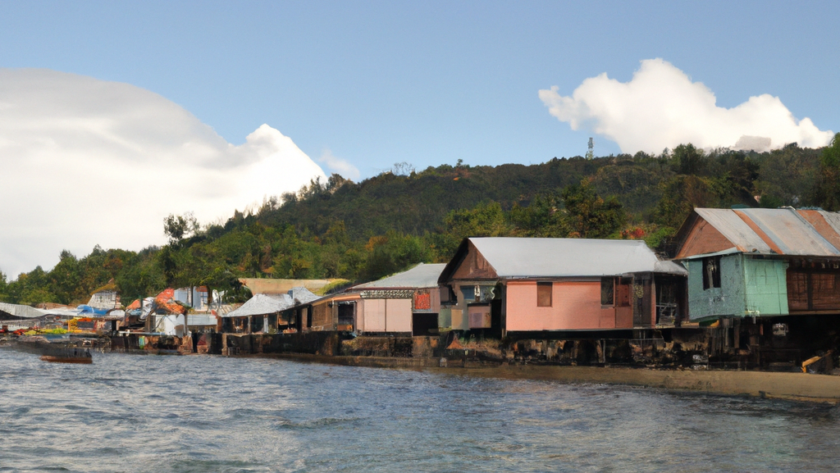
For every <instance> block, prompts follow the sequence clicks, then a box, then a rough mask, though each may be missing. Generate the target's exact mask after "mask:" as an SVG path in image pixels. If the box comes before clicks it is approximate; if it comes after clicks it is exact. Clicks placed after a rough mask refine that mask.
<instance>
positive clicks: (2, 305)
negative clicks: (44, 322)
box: [0, 302, 48, 319]
mask: <svg viewBox="0 0 840 473" xmlns="http://www.w3.org/2000/svg"><path fill="white" fill-rule="evenodd" d="M47 313H48V312H46V311H41V310H38V309H36V308H34V307H29V306H28V305H20V304H9V303H7V302H0V315H2V314H8V315H7V316H10V317H13V318H19V319H35V318H38V317H43V316H44V315H46V314H47Z"/></svg>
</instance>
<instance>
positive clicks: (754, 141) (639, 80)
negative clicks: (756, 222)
mask: <svg viewBox="0 0 840 473" xmlns="http://www.w3.org/2000/svg"><path fill="white" fill-rule="evenodd" d="M539 97H540V100H542V102H543V103H544V104H545V105H546V106H547V107H548V109H549V113H551V114H552V115H554V116H555V117H557V119H558V120H560V121H562V122H567V123H569V125H570V126H571V128H572V129H573V130H578V129H581V128H585V129H589V130H591V131H593V132H594V133H597V134H599V135H602V136H605V137H607V138H609V139H611V140H613V141H615V142H616V143H617V144H618V146H619V147H620V148H621V150H622V152H625V153H635V152H637V151H646V152H648V153H659V152H661V151H662V150H663V149H664V148H673V147H675V146H677V145H679V144H681V143H692V144H694V145H695V146H698V147H701V148H717V147H729V148H733V149H755V150H757V151H765V150H769V149H774V148H780V147H782V146H784V145H785V144H789V143H799V145H800V146H803V147H820V146H825V145H827V144H828V143H829V142H830V141H831V137H832V136H833V133H832V132H831V131H821V130H819V129H818V128H817V127H816V126H815V125H814V123H813V122H812V121H811V120H810V119H809V118H803V119H801V120H797V119H796V118H795V117H794V116H793V114H792V113H791V112H790V110H788V109H787V107H785V106H784V105H783V104H782V101H781V100H779V98H778V97H773V96H771V95H768V94H764V95H759V96H756V97H750V98H749V100H747V101H746V102H744V103H742V104H740V105H738V106H736V107H733V108H723V107H719V106H717V104H716V99H715V94H714V93H713V92H712V91H711V90H709V88H708V87H706V86H705V85H703V84H702V83H700V82H692V81H691V78H689V77H688V76H687V75H686V74H685V73H684V72H683V71H681V70H679V69H677V68H676V67H674V66H673V65H672V64H670V63H669V62H667V61H664V60H662V59H648V60H645V61H642V64H641V67H640V68H639V70H638V71H636V72H635V73H634V74H633V78H632V80H630V81H629V82H619V81H617V80H615V79H610V78H609V77H607V74H606V73H603V74H601V75H599V76H596V77H591V78H588V79H586V80H584V81H583V83H581V85H580V86H578V88H577V89H575V90H574V92H572V95H571V96H569V97H564V96H561V95H560V94H559V93H558V87H556V86H554V87H552V88H551V89H548V90H540V91H539Z"/></svg>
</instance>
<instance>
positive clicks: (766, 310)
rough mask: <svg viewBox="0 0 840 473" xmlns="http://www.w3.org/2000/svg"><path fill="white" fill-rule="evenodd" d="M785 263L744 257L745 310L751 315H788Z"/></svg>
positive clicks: (786, 265) (747, 314)
mask: <svg viewBox="0 0 840 473" xmlns="http://www.w3.org/2000/svg"><path fill="white" fill-rule="evenodd" d="M787 267H788V264H787V262H786V261H782V260H773V259H756V258H751V257H749V256H744V277H745V285H744V286H745V295H746V310H747V312H746V313H745V314H744V315H745V316H751V315H756V316H758V315H788V314H789V311H788V300H787V277H786V273H787Z"/></svg>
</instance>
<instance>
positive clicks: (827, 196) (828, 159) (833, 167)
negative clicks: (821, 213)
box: [817, 133, 840, 211]
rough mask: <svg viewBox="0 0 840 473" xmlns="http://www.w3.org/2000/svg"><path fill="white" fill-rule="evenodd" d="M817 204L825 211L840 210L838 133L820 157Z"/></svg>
mask: <svg viewBox="0 0 840 473" xmlns="http://www.w3.org/2000/svg"><path fill="white" fill-rule="evenodd" d="M817 203H818V205H820V206H821V207H822V208H824V209H825V210H831V211H836V210H840V133H837V134H835V135H834V138H832V140H831V144H829V145H828V146H827V147H826V148H824V149H823V152H822V155H821V156H820V173H819V178H818V181H817Z"/></svg>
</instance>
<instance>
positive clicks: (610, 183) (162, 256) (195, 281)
mask: <svg viewBox="0 0 840 473" xmlns="http://www.w3.org/2000/svg"><path fill="white" fill-rule="evenodd" d="M838 136H840V135H838ZM838 182H840V140H838V139H837V137H835V140H834V142H833V144H832V146H831V147H828V148H825V149H817V150H814V149H804V148H799V147H797V146H796V145H789V146H787V147H785V148H783V149H780V150H776V151H772V152H767V153H755V152H749V153H747V152H736V151H730V150H718V151H713V152H708V153H705V152H703V151H702V150H698V149H695V148H694V147H693V146H691V145H681V146H679V147H677V148H676V149H675V150H673V151H672V152H669V151H667V150H666V151H665V152H663V153H662V154H661V155H659V156H651V155H647V154H644V153H637V154H636V155H635V156H630V155H619V156H609V157H602V158H595V159H584V158H582V157H574V158H569V159H557V158H554V159H551V160H549V161H547V162H545V163H542V164H536V165H531V166H524V165H518V164H506V165H502V166H495V167H494V166H467V165H462V164H460V163H458V164H456V165H455V166H451V165H441V166H438V167H429V168H428V169H425V170H423V171H419V172H416V171H413V170H411V169H410V166H409V165H406V164H405V163H402V164H399V165H395V169H394V172H388V173H383V174H381V175H379V176H376V177H373V178H370V179H366V180H364V181H362V182H359V183H354V182H350V181H347V180H345V179H343V178H342V177H341V176H338V175H333V176H332V177H331V178H330V179H329V181H328V182H326V183H320V182H313V183H311V184H310V185H308V186H305V187H304V188H302V189H301V190H300V191H299V192H298V193H296V194H285V195H283V196H282V197H281V198H279V199H272V200H269V201H268V202H265V203H264V204H263V205H262V207H261V208H259V209H258V210H256V211H255V212H253V213H248V214H242V213H240V212H237V213H236V214H235V215H234V216H233V217H232V218H230V219H229V220H228V221H227V222H226V223H225V224H224V225H211V226H206V227H202V226H200V225H198V222H195V221H194V220H192V219H191V218H190V217H189V216H171V217H170V219H168V221H167V222H166V224H165V232H166V233H167V234H168V235H169V237H170V243H169V244H168V245H166V246H164V247H163V248H154V247H151V248H148V249H146V250H143V251H141V252H139V253H135V252H130V251H124V250H116V249H111V250H103V249H101V248H98V247H97V248H95V249H94V251H93V252H92V253H91V254H90V255H87V256H85V257H82V258H77V257H76V256H75V255H72V254H70V253H69V252H62V254H61V261H60V262H59V263H58V265H57V266H56V267H55V268H54V269H53V270H52V271H49V272H46V271H43V270H42V269H41V268H40V267H39V268H36V269H34V270H33V271H31V272H29V273H25V274H21V275H19V276H18V277H17V278H16V280H14V281H11V282H9V281H8V278H7V276H6V275H2V274H1V273H0V300H3V301H7V302H16V303H26V304H34V303H39V302H59V303H79V302H82V301H86V300H87V298H88V297H89V295H90V292H91V291H92V290H93V289H95V288H96V287H99V286H101V285H103V284H105V283H107V282H108V281H109V280H110V279H114V280H115V283H116V284H117V286H118V287H119V289H120V290H121V292H122V293H123V300H125V301H128V300H129V299H132V298H135V297H138V296H145V295H150V294H154V293H156V292H157V291H159V290H161V289H163V288H164V287H166V286H187V285H209V286H212V287H214V288H219V289H224V290H228V291H229V293H233V292H235V291H231V289H232V288H234V287H235V286H236V278H238V277H243V276H247V277H277V278H327V277H342V278H347V279H350V280H354V281H360V280H369V279H375V278H379V277H382V276H384V275H387V274H390V273H393V272H396V271H399V270H401V269H404V268H405V267H407V266H409V265H411V264H414V263H417V262H421V261H425V262H433V261H446V260H448V258H449V257H450V256H451V254H452V252H453V251H454V249H455V246H456V245H457V243H458V242H459V241H460V239H461V238H463V237H466V236H552V237H590V238H644V239H645V240H647V241H648V243H649V244H650V245H651V246H653V247H658V248H659V249H660V250H663V249H665V248H666V247H667V242H668V237H669V236H670V235H672V234H673V233H674V231H675V230H676V228H678V226H679V225H680V224H681V222H682V221H683V220H684V219H685V217H686V216H687V215H688V213H689V212H690V211H691V209H692V208H694V207H729V206H731V205H736V204H739V205H747V206H765V207H779V206H783V205H790V206H797V207H803V206H821V207H823V208H825V209H828V210H837V209H838V208H840V184H839V183H838ZM281 202H282V203H281Z"/></svg>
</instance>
